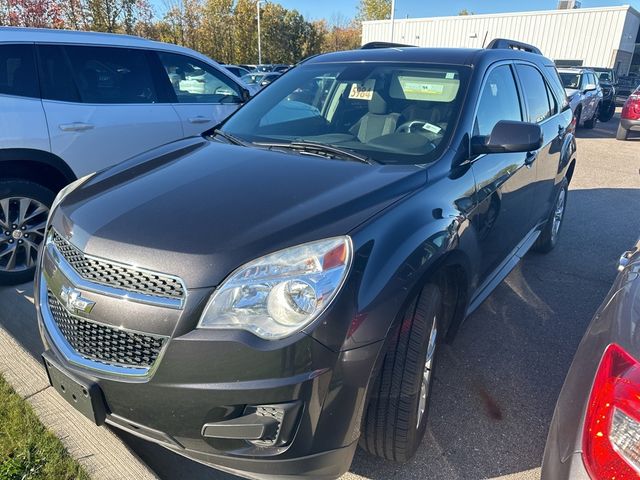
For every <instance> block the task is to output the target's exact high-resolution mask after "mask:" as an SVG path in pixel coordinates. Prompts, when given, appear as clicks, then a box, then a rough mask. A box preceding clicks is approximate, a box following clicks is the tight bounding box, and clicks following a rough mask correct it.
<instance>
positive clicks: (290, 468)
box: [35, 272, 382, 479]
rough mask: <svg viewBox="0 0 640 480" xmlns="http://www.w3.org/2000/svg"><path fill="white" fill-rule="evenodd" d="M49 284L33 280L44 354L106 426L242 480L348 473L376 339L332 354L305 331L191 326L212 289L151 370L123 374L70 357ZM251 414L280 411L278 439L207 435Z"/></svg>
mask: <svg viewBox="0 0 640 480" xmlns="http://www.w3.org/2000/svg"><path fill="white" fill-rule="evenodd" d="M57 274H58V272H56V275H57ZM62 281H65V280H64V279H63V280H62ZM55 288H57V287H52V286H51V285H49V284H47V279H46V276H44V275H39V276H38V278H37V281H36V289H35V290H36V306H37V310H38V324H39V329H40V333H41V336H42V339H43V342H44V344H45V347H46V349H47V350H46V352H45V358H46V359H49V360H51V361H52V362H53V363H54V364H56V365H58V366H59V367H60V368H61V369H62V370H63V371H65V372H66V373H67V374H68V375H69V376H70V377H72V378H76V379H78V380H79V381H81V382H82V383H83V384H88V385H95V386H97V387H99V389H100V391H101V393H102V395H103V396H104V401H105V410H106V417H105V422H106V423H108V424H109V425H112V426H114V427H117V428H120V429H123V430H125V431H128V432H129V433H132V434H134V435H136V436H139V437H142V438H144V439H146V440H149V441H152V442H154V443H157V444H160V445H162V446H164V447H166V448H169V449H171V450H173V451H175V452H177V453H179V454H181V455H183V456H186V457H188V458H191V459H193V460H196V461H199V462H202V463H207V464H210V465H211V466H214V467H216V468H220V469H222V470H227V471H230V472H233V473H236V474H239V475H242V476H245V477H247V478H255V479H275V478H318V479H319V478H326V479H329V478H337V477H339V476H340V475H342V474H343V473H344V472H346V471H347V470H348V468H349V466H350V464H351V460H352V458H353V454H354V451H355V448H356V445H357V441H358V438H359V436H360V422H361V417H362V413H363V412H362V411H363V408H364V405H365V396H366V391H367V386H368V384H369V380H370V377H371V372H372V370H373V367H374V364H375V362H376V359H377V357H378V354H379V352H380V348H381V346H382V343H381V342H378V343H374V344H370V345H368V346H364V347H361V348H357V349H354V350H349V351H344V352H334V351H332V350H330V349H329V348H327V347H325V346H324V345H322V344H321V343H319V342H318V341H316V340H314V339H313V338H311V337H310V336H308V335H305V334H299V335H297V336H295V337H293V338H290V339H285V340H283V341H278V342H268V341H263V340H260V339H257V337H254V336H253V335H251V334H250V333H248V332H243V331H215V330H198V329H194V328H193V326H194V325H195V323H197V318H199V313H200V312H201V310H202V308H203V307H204V304H205V303H206V300H207V298H208V297H209V296H210V294H211V291H210V289H205V290H193V291H190V292H189V296H188V301H187V303H186V305H185V308H184V310H183V311H182V312H181V316H180V318H179V319H178V321H177V323H176V326H175V328H174V330H173V332H172V333H171V335H170V339H169V341H168V342H167V344H166V347H165V348H164V350H163V353H162V355H161V357H160V358H159V360H158V361H157V364H156V365H154V367H153V369H152V370H150V371H149V372H148V374H147V375H143V376H137V375H133V376H128V375H123V374H119V373H118V372H117V371H116V372H114V371H110V370H109V369H100V368H99V367H98V368H94V367H95V365H87V364H83V363H79V362H75V361H74V358H70V356H69V354H68V348H69V345H61V344H60V343H61V338H60V335H59V333H60V332H59V331H56V324H55V322H53V321H52V314H51V310H50V308H49V303H48V300H47V292H51V291H52V290H55ZM83 295H86V296H88V297H90V298H94V299H95V298H96V297H91V292H83ZM100 300H103V299H102V298H98V303H99V302H100ZM104 303H108V300H106V299H105V300H104ZM123 303H126V302H123ZM98 308H99V305H96V310H95V311H98ZM148 308H151V307H148ZM124 312H125V313H126V310H124ZM154 320H161V319H154ZM158 328H160V327H158ZM279 408H281V410H282V412H280V411H278V409H279ZM257 409H262V410H261V411H278V412H277V413H278V414H279V415H280V418H279V419H278V422H279V424H278V427H277V429H276V431H277V434H276V435H274V434H273V430H271V434H270V435H269V438H266V439H259V438H255V436H249V438H242V435H236V433H237V432H238V431H246V429H245V430H242V429H240V430H235V431H234V432H236V433H234V432H232V434H231V435H230V436H227V437H225V438H220V437H219V436H217V437H212V436H208V435H205V431H206V427H207V426H208V425H214V426H219V425H221V424H222V425H228V422H231V423H233V421H238V420H239V421H240V422H242V419H243V418H246V417H248V416H250V415H252V414H255V413H256V411H257ZM276 416H277V415H276ZM252 418H255V417H252Z"/></svg>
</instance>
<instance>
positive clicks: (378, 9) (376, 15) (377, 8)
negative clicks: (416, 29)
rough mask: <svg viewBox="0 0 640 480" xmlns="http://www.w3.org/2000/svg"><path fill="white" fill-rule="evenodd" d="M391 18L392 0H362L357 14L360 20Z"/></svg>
mask: <svg viewBox="0 0 640 480" xmlns="http://www.w3.org/2000/svg"><path fill="white" fill-rule="evenodd" d="M390 18H391V0H360V4H359V5H358V12H357V15H356V19H357V20H358V21H360V22H364V21H367V20H388V19H390Z"/></svg>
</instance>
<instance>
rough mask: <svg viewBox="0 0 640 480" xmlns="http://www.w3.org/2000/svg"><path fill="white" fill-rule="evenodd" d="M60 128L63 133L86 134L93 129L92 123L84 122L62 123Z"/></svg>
mask: <svg viewBox="0 0 640 480" xmlns="http://www.w3.org/2000/svg"><path fill="white" fill-rule="evenodd" d="M58 126H59V127H60V130H62V131H63V132H84V131H86V130H91V129H92V128H93V125H91V124H90V123H82V122H73V123H62V124H60V125H58Z"/></svg>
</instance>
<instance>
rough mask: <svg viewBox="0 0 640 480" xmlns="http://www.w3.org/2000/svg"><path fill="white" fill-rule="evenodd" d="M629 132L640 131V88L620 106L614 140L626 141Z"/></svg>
mask: <svg viewBox="0 0 640 480" xmlns="http://www.w3.org/2000/svg"><path fill="white" fill-rule="evenodd" d="M631 130H640V86H638V87H637V88H636V90H635V91H634V92H632V93H631V95H629V97H628V98H627V100H626V102H624V105H623V106H622V112H621V113H620V124H619V125H618V131H617V132H616V138H617V139H618V140H627V139H628V138H629V132H630V131H631Z"/></svg>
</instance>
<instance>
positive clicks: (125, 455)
mask: <svg viewBox="0 0 640 480" xmlns="http://www.w3.org/2000/svg"><path fill="white" fill-rule="evenodd" d="M33 327H34V328H37V327H36V326H35V323H34V324H33ZM0 374H1V375H2V376H3V377H4V379H5V380H6V381H7V382H8V383H9V385H11V387H12V388H13V389H14V390H15V391H16V393H17V394H18V395H19V396H20V397H22V398H23V399H25V400H26V401H27V402H28V403H29V404H30V405H31V407H32V408H33V409H34V411H35V413H36V415H37V416H38V418H39V419H40V421H41V422H42V423H43V424H44V426H45V427H47V428H48V429H49V430H51V431H52V432H53V433H54V434H55V435H56V436H57V437H58V438H59V439H60V440H61V441H62V443H63V445H64V446H65V448H66V449H67V451H68V452H69V455H71V457H73V458H74V459H75V460H76V461H77V462H78V463H80V465H82V467H83V468H84V469H85V471H86V472H87V473H88V474H89V476H90V477H91V478H92V479H95V480H102V479H104V480H130V479H136V480H147V479H148V480H154V479H157V478H158V477H157V476H156V475H155V474H154V473H153V472H152V471H151V470H150V469H149V467H147V466H146V465H145V464H144V463H143V462H142V461H141V460H140V459H139V458H138V457H137V455H136V454H135V453H133V452H132V451H131V450H130V449H129V448H128V447H127V446H126V445H125V444H124V443H123V442H122V441H121V440H120V439H119V438H118V437H117V436H116V435H115V434H114V433H113V432H112V431H111V430H109V429H108V428H104V427H97V426H96V425H95V424H93V423H92V422H91V421H90V420H89V419H87V418H86V417H85V416H84V415H82V414H80V413H79V412H77V411H76V410H75V409H74V408H73V407H71V405H69V404H68V403H67V402H66V401H65V400H64V399H63V398H62V397H60V396H59V395H58V393H57V392H56V391H55V390H54V389H53V388H52V387H51V386H50V385H49V380H48V378H47V374H46V372H45V370H44V366H42V365H41V364H40V363H39V362H38V361H37V360H35V359H34V358H33V356H31V355H30V354H29V353H28V352H27V351H26V350H25V349H24V348H23V347H22V346H21V345H20V344H19V343H18V342H17V341H16V340H15V339H14V338H13V337H12V336H11V335H10V334H9V333H8V332H7V330H5V329H4V328H3V327H2V325H0Z"/></svg>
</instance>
